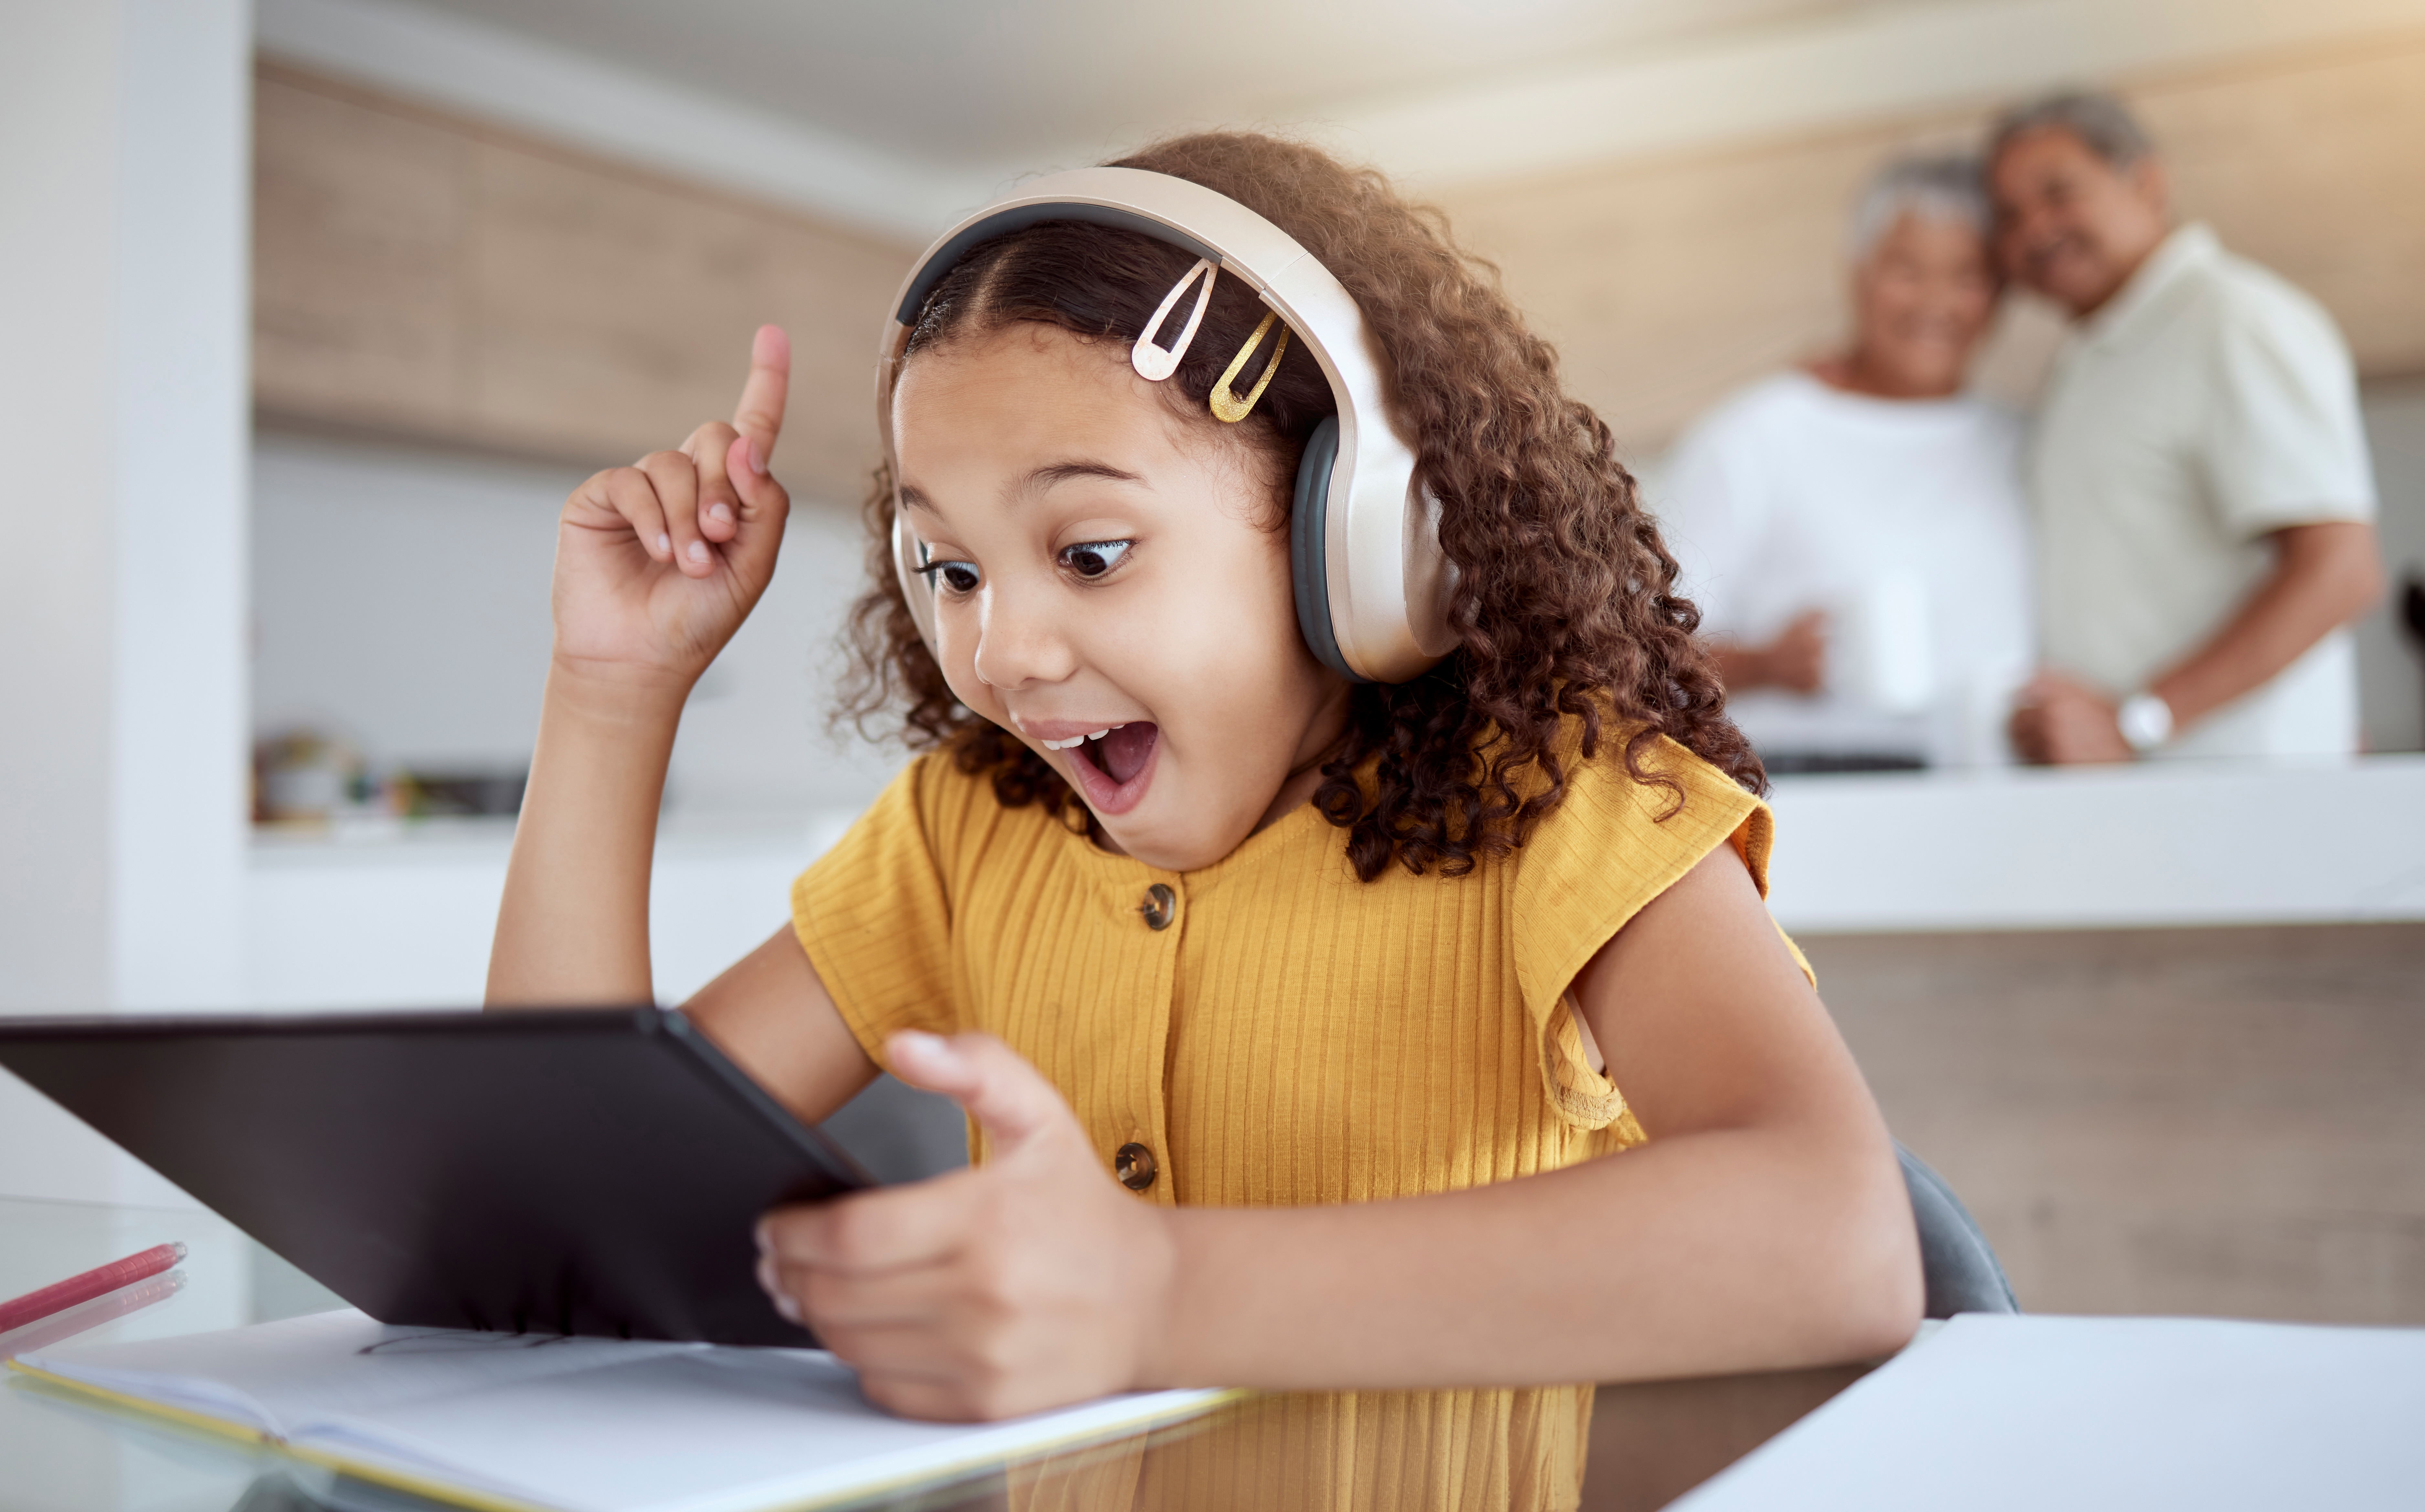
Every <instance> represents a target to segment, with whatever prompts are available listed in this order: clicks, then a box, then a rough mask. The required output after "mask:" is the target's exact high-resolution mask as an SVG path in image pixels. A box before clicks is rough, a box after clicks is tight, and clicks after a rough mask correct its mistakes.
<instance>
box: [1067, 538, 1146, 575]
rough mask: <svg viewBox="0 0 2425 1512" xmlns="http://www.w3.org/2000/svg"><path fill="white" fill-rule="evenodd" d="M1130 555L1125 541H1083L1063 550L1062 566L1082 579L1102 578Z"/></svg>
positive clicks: (1127, 543)
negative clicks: (1122, 558)
mask: <svg viewBox="0 0 2425 1512" xmlns="http://www.w3.org/2000/svg"><path fill="white" fill-rule="evenodd" d="M1128 554H1129V542H1127V541H1125V540H1082V541H1080V542H1079V543H1078V544H1077V545H1075V546H1064V547H1062V548H1061V565H1062V566H1063V567H1065V568H1067V569H1068V571H1072V572H1075V573H1077V574H1078V575H1079V576H1080V577H1100V576H1102V575H1103V574H1104V573H1106V572H1108V571H1111V570H1112V569H1113V568H1115V567H1117V566H1119V565H1120V558H1121V557H1123V556H1126V555H1128Z"/></svg>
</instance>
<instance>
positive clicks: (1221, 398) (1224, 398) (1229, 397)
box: [1213, 310, 1289, 426]
mask: <svg viewBox="0 0 2425 1512" xmlns="http://www.w3.org/2000/svg"><path fill="white" fill-rule="evenodd" d="M1279 317H1280V314H1279V312H1278V311H1277V310H1266V311H1264V312H1263V323H1262V324H1261V325H1260V326H1257V327H1256V328H1255V333H1254V334H1253V335H1251V336H1249V337H1247V338H1246V345H1245V346H1241V347H1239V348H1238V355H1237V356H1235V357H1232V358H1231V359H1229V371H1228V372H1226V373H1224V374H1222V375H1221V381H1220V382H1218V383H1215V384H1213V418H1214V419H1215V420H1226V421H1228V422H1229V424H1230V425H1233V426H1234V425H1236V424H1237V423H1238V422H1239V421H1241V420H1244V419H1245V418H1246V416H1247V415H1249V414H1251V413H1253V412H1254V409H1255V401H1256V400H1257V399H1260V398H1261V397H1262V396H1263V391H1264V390H1265V389H1268V388H1270V387H1271V386H1272V375H1273V374H1275V373H1277V372H1278V371H1279V370H1280V357H1281V355H1282V354H1283V353H1285V352H1286V351H1287V350H1288V343H1289V329H1288V327H1287V326H1285V325H1283V326H1281V327H1280V339H1279V344H1278V345H1277V346H1274V347H1273V348H1272V360H1271V361H1270V362H1265V363H1264V364H1263V376H1262V377H1261V378H1257V379H1255V386H1254V387H1253V388H1251V389H1249V390H1247V391H1246V396H1245V398H1243V399H1242V398H1240V397H1238V395H1237V394H1234V393H1232V392H1231V391H1230V388H1229V385H1230V383H1231V382H1232V381H1233V380H1235V379H1236V378H1237V377H1238V374H1239V373H1240V372H1241V371H1242V370H1244V369H1245V365H1246V359H1247V358H1249V357H1252V356H1253V355H1254V354H1255V348H1256V347H1257V346H1261V344H1262V340H1263V332H1264V331H1267V330H1271V329H1272V322H1273V321H1275V320H1277V319H1279Z"/></svg>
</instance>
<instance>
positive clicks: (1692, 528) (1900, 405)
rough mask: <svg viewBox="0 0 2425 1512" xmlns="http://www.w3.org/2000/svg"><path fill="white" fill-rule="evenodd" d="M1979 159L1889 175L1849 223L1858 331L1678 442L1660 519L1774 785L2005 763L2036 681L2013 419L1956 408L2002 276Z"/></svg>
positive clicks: (1908, 164) (1923, 162)
mask: <svg viewBox="0 0 2425 1512" xmlns="http://www.w3.org/2000/svg"><path fill="white" fill-rule="evenodd" d="M1988 232H1989V222H1988V208H1987V203H1986V199H1985V196H1984V193H1983V188H1982V185H1981V181H1980V171H1979V165H1978V164H1977V163H1976V162H1974V161H1972V160H1970V159H1968V158H1955V157H1921V158H1906V159H1903V160H1901V161H1898V162H1894V163H1890V164H1888V165H1887V167H1886V168H1885V169H1883V170H1881V171H1880V172H1879V173H1878V174H1877V175H1876V177H1875V178H1873V179H1872V180H1871V183H1870V185H1869V186H1868V188H1867V190H1866V191H1865V192H1864V193H1863V195H1862V197H1861V200H1860V203H1859V206H1858V209H1857V210H1856V212H1855V216H1854V217H1853V229H1852V262H1853V277H1852V294H1853V334H1852V340H1851V342H1850V344H1849V345H1848V346H1846V347H1844V348H1843V349H1842V350H1840V351H1838V352H1836V353H1834V354H1832V355H1829V356H1826V357H1823V358H1821V359H1820V360H1818V361H1816V362H1810V363H1809V364H1807V366H1805V367H1801V368H1798V369H1794V370H1791V371H1788V372H1784V373H1779V374H1776V375H1775V376H1773V377H1770V378H1763V379H1761V380H1760V381H1759V382H1757V383H1754V384H1753V385H1751V386H1750V387H1749V388H1747V389H1744V390H1743V391H1742V392H1741V393H1739V394H1735V395H1733V396H1732V397H1731V398H1729V399H1727V400H1726V401H1725V402H1724V403H1722V404H1720V405H1719V406H1718V407H1717V409H1715V410H1712V411H1711V412H1710V413H1709V414H1708V415H1706V416H1705V417H1703V419H1702V420H1701V421H1700V422H1699V424H1697V425H1696V426H1694V428H1693V429H1692V431H1691V432H1690V433H1689V434H1688V435H1687V436H1686V437H1685V438H1684V440H1683V441H1682V442H1680V443H1679V444H1678V447H1677V450H1676V452H1675V454H1674V456H1673V458H1672V462H1671V466H1670V468H1669V469H1668V471H1667V475H1666V478H1665V483H1664V487H1663V489H1662V493H1663V495H1664V503H1663V507H1662V509H1661V511H1660V512H1661V515H1662V522H1663V523H1664V527H1665V532H1666V536H1667V539H1668V541H1669V544H1670V546H1671V548H1672V549H1673V550H1674V551H1675V553H1676V555H1677V556H1678V559H1679V560H1680V561H1681V563H1682V565H1683V577H1684V588H1685V591H1686V592H1687V593H1688V594H1690V595H1691V596H1692V598H1693V599H1694V602H1695V603H1698V604H1699V605H1700V607H1701V613H1702V621H1701V622H1702V628H1703V630H1704V632H1705V633H1706V634H1707V635H1710V637H1711V639H1712V640H1713V641H1714V642H1715V643H1716V644H1717V646H1718V648H1719V652H1720V658H1721V665H1722V667H1723V669H1724V672H1725V676H1726V686H1727V690H1728V693H1729V695H1730V700H1729V701H1730V703H1731V706H1732V709H1733V712H1734V715H1735V718H1736V720H1737V722H1738V723H1739V724H1741V725H1742V729H1743V731H1744V732H1745V733H1746V734H1748V735H1749V736H1750V737H1751V739H1752V742H1753V744H1755V745H1756V746H1758V747H1759V749H1760V753H1761V755H1762V756H1763V757H1764V758H1766V760H1767V761H1768V764H1769V768H1770V770H1772V771H1779V772H1790V771H1811V770H1844V769H1860V768H1873V767H1896V766H1918V765H1929V764H1972V763H1985V762H1996V761H2001V760H2004V759H2006V748H2005V746H2004V743H2003V740H2002V737H2001V733H2000V726H2001V721H2002V718H2003V715H2004V712H2005V710H2006V708H2007V707H2008V706H2009V704H2010V701H2011V695H2012V691H2013V689H2014V688H2015V687H2016V686H2017V685H2018V684H2020V682H2021V681H2022V679H2023V678H2024V677H2026V675H2027V674H2028V670H2029V666H2030V653H2031V631H2030V611H2029V605H2030V592H2029V581H2028V555H2027V553H2028V534H2027V526H2026V523H2025V520H2024V517H2023V512H2022V503H2021V484H2020V475H2019V447H2020V426H2019V423H2018V421H2017V419H2016V418H2015V416H2013V415H2012V414H2011V413H2009V412H2007V411H2005V410H2000V409H1999V408H1997V407H1996V406H1994V405H1992V404H1989V403H1987V402H1986V401H1984V400H1983V399H1980V398H1977V397H1974V396H1971V395H1967V394H1964V393H1963V392H1962V387H1963V381H1964V377H1965V374H1966V372H1967V368H1968V365H1969V360H1970V356H1971V352H1972V350H1973V348H1974V347H1976V346H1977V345H1978V342H1979V338H1980V336H1981V334H1982V333H1983V331H1984V330H1985V329H1986V326H1987V322H1988V319H1989V317H1990V315H1991V314H1993V312H1994V308H1995V302H1996V295H1997V280H1996V274H1995V271H1994V265H1993V263H1992V261H1991V259H1990V255H1989V249H1988V243H1987V236H1988Z"/></svg>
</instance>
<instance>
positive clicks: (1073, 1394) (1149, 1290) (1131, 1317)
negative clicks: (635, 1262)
mask: <svg viewBox="0 0 2425 1512" xmlns="http://www.w3.org/2000/svg"><path fill="white" fill-rule="evenodd" d="M885 1048H886V1052H887V1058H888V1059H889V1060H890V1061H891V1069H892V1070H893V1072H894V1074H895V1075H897V1076H899V1077H900V1078H901V1079H902V1080H903V1081H905V1082H907V1083H909V1084H910V1085H911V1086H922V1087H924V1088H926V1089H927V1090H929V1091H934V1092H940V1093H942V1094H943V1095H945V1096H946V1097H949V1098H951V1099H952V1100H953V1101H954V1102H958V1103H959V1104H960V1105H961V1106H962V1107H963V1108H966V1109H967V1110H968V1112H969V1115H970V1117H972V1118H974V1119H976V1121H977V1124H978V1126H979V1127H980V1128H982V1129H983V1130H984V1131H985V1134H986V1141H987V1145H988V1159H987V1162H986V1164H985V1165H983V1166H977V1167H975V1168H973V1169H970V1170H964V1171H955V1172H953V1173H952V1174H950V1175H948V1176H939V1177H937V1178H935V1179H934V1180H932V1181H927V1182H916V1183H914V1184H912V1185H907V1186H894V1187H887V1188H885V1189H883V1190H882V1191H875V1192H862V1193H859V1194H858V1195H856V1196H852V1197H847V1198H840V1199H838V1200H836V1201H832V1202H827V1203H822V1204H819V1205H816V1206H813V1207H796V1208H784V1209H780V1210H779V1211H777V1212H774V1213H771V1214H767V1215H766V1217H765V1219H764V1220H763V1222H762V1223H760V1224H759V1226H758V1244H759V1251H760V1259H759V1265H758V1275H759V1280H760V1282H761V1284H763V1286H764V1287H765V1288H766V1291H767V1293H768V1295H771V1296H773V1297H774V1298H775V1305H776V1306H777V1308H779V1310H781V1311H783V1313H784V1314H785V1315H786V1316H788V1317H791V1318H793V1319H795V1320H805V1321H806V1322H807V1323H808V1324H809V1326H810V1327H813V1328H815V1329H816V1331H817V1336H818V1338H819V1339H820V1340H822V1341H823V1342H824V1343H825V1345H826V1347H827V1348H828V1349H831V1350H832V1351H833V1352H834V1353H835V1354H837V1355H839V1356H841V1357H842V1358H843V1359H844V1360H847V1361H848V1362H849V1363H850V1364H851V1365H852V1366H854V1367H855V1368H857V1370H858V1371H859V1388H860V1390H861V1391H865V1392H866V1393H867V1396H868V1399H869V1400H870V1401H873V1402H875V1403H876V1404H877V1405H878V1406H880V1407H886V1408H889V1409H890V1410H891V1411H894V1412H898V1413H901V1414H902V1415H904V1416H906V1417H913V1418H936V1419H944V1420H949V1421H955V1422H965V1421H970V1420H976V1419H991V1418H1004V1417H1011V1416H1015V1415H1017V1414H1020V1413H1025V1412H1036V1411H1041V1410H1043V1409H1045V1408H1047V1407H1060V1406H1063V1405H1066V1404H1068V1403H1071V1402H1079V1401H1084V1400H1085V1399H1087V1398H1089V1397H1096V1396H1101V1395H1103V1394H1105V1393H1107V1392H1111V1391H1127V1390H1130V1389H1131V1388H1133V1387H1137V1386H1140V1385H1145V1384H1148V1383H1149V1382H1150V1381H1151V1379H1152V1377H1153V1376H1154V1375H1157V1374H1158V1371H1159V1366H1158V1361H1157V1359H1156V1355H1157V1353H1158V1349H1159V1345H1160V1343H1161V1327H1162V1323H1163V1320H1164V1318H1166V1317H1167V1316H1168V1313H1169V1307H1170V1295H1169V1294H1170V1289H1171V1284H1172V1279H1173V1277H1174V1275H1175V1273H1176V1271H1177V1247H1176V1244H1175V1241H1174V1239H1173V1236H1172V1234H1171V1231H1170V1225H1169V1224H1168V1222H1167V1221H1165V1218H1164V1209H1161V1208H1156V1207H1152V1206H1149V1205H1148V1204H1147V1203H1144V1202H1141V1201H1139V1200H1138V1199H1137V1198H1134V1197H1132V1196H1131V1195H1130V1194H1129V1193H1128V1192H1126V1191H1124V1190H1123V1189H1122V1188H1121V1187H1120V1186H1119V1184H1118V1183H1117V1182H1114V1181H1113V1180H1112V1176H1111V1173H1110V1172H1109V1171H1108V1170H1106V1169H1105V1168H1104V1165H1103V1159H1102V1157H1101V1156H1100V1155H1099V1154H1098V1153H1097V1152H1096V1151H1095V1150H1093V1149H1092V1148H1090V1147H1089V1145H1088V1143H1087V1139H1086V1134H1085V1131H1084V1129H1082V1128H1081V1127H1079V1124H1078V1119H1077V1116H1076V1115H1075V1114H1073V1113H1071V1112H1070V1111H1069V1105H1068V1103H1067V1102H1063V1101H1062V1098H1061V1094H1060V1093H1059V1092H1058V1091H1056V1090H1055V1089H1054V1088H1053V1086H1052V1083H1050V1082H1048V1081H1046V1080H1045V1079H1044V1077H1043V1076H1042V1075H1041V1074H1040V1073H1039V1072H1037V1071H1036V1069H1035V1068H1034V1067H1032V1066H1030V1065H1028V1064H1027V1062H1025V1061H1024V1060H1021V1059H1020V1057H1019V1054H1018V1053H1017V1052H1016V1051H1013V1050H1012V1049H1011V1048H1010V1047H1009V1046H1008V1045H1005V1044H1004V1043H1003V1042H1002V1041H1001V1040H999V1039H996V1038H994V1037H992V1036H990V1035H980V1034H966V1035H955V1036H953V1037H950V1038H948V1039H946V1038H942V1037H938V1036H934V1035H925V1034H898V1035H895V1036H893V1037H892V1038H891V1042H890V1043H889V1044H888V1045H887V1046H886V1047H885Z"/></svg>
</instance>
